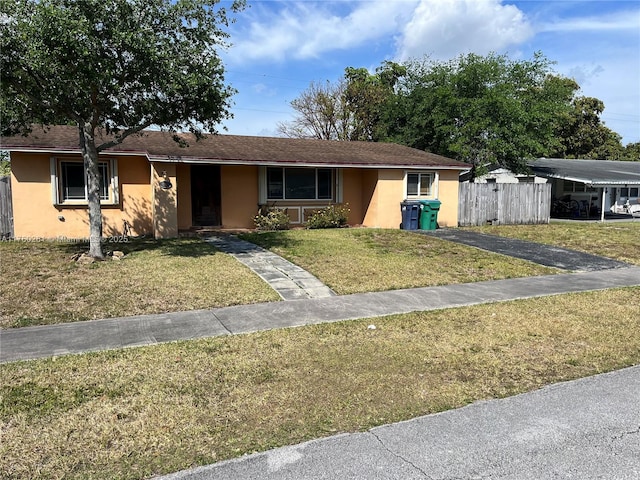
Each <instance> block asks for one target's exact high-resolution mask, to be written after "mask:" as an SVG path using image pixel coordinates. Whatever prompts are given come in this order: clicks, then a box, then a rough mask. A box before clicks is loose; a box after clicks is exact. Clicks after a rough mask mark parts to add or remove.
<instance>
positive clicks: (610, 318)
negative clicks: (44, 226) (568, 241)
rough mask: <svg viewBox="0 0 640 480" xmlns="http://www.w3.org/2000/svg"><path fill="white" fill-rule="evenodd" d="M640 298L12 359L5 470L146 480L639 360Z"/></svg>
mask: <svg viewBox="0 0 640 480" xmlns="http://www.w3.org/2000/svg"><path fill="white" fill-rule="evenodd" d="M639 295H640V288H626V289H616V290H609V291H604V292H590V293H581V294H571V295H562V296H554V297H545V298H538V299H530V300H520V301H513V302H505V303H497V304H490V305H481V306H474V307H466V308H459V309H450V310H442V311H436V312H424V313H414V314H408V315H395V316H389V317H384V318H376V319H368V320H360V321H349V322H340V323H335V324H325V325H315V326H308V327H300V328H295V329H284V330H273V331H268V332H260V333H255V334H250V335H241V336H232V337H225V338H215V339H207V340H198V341H190V342H178V343H172V344H166V345H160V346H153V347H145V348H136V349H127V350H120V351H111V352H101V353H93V354H87V355H79V356H66V357H60V358H54V359H48V360H38V361H30V362H18V363H13V364H6V365H1V366H0V375H1V376H2V379H3V381H2V384H1V385H0V395H1V398H2V403H1V409H0V421H1V424H0V425H1V426H0V432H1V435H2V439H1V440H2V441H0V477H1V478H16V479H27V478H28V479H45V478H46V479H51V478H54V479H55V478H69V479H76V478H77V479H84V478H93V479H112V478H119V479H139V478H148V477H150V476H152V475H154V474H162V473H169V472H173V471H178V470H182V469H185V468H188V467H192V466H195V465H202V464H207V463H210V462H216V461H220V460H223V459H228V458H232V457H238V456H241V455H243V454H246V453H251V452H255V451H261V450H266V449H270V448H273V447H277V446H281V445H287V444H295V443H298V442H301V441H304V440H307V439H311V438H317V437H322V436H327V435H330V434H333V433H336V432H344V431H357V430H366V429H368V428H370V427H372V426H375V425H380V424H385V423H389V422H396V421H400V420H404V419H408V418H412V417H415V416H418V415H423V414H428V413H432V412H438V411H442V410H446V409H450V408H454V407H459V406H462V405H465V404H468V403H469V402H473V401H475V400H479V399H488V398H499V397H504V396H509V395H514V394H517V393H521V392H525V391H530V390H532V389H536V388H538V387H541V386H543V385H546V384H549V383H553V382H558V381H562V380H569V379H574V378H578V377H582V376H586V375H592V374H596V373H600V372H605V371H609V370H613V369H617V368H620V367H625V366H628V365H633V364H637V363H639V362H640V317H639V316H638V314H637V313H638V298H639ZM372 323H373V324H375V325H376V327H377V328H376V329H375V330H372V329H368V328H367V326H368V325H369V324H372Z"/></svg>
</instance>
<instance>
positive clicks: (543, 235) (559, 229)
mask: <svg viewBox="0 0 640 480" xmlns="http://www.w3.org/2000/svg"><path fill="white" fill-rule="evenodd" d="M474 230H478V231H481V232H483V233H489V234H492V235H501V236H504V237H512V238H520V239H522V240H530V241H532V242H539V243H547V244H550V245H557V246H559V247H564V248H570V249H572V250H578V251H581V252H587V253H592V254H594V255H601V256H603V257H609V258H614V259H616V260H620V261H622V262H628V263H633V264H635V265H640V222H637V221H632V222H604V223H599V222H598V223H586V222H585V223H583V222H554V223H550V224H548V225H500V226H486V227H484V226H483V227H474Z"/></svg>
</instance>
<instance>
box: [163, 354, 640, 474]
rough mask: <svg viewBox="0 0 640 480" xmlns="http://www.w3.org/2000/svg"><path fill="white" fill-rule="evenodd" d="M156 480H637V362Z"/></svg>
mask: <svg viewBox="0 0 640 480" xmlns="http://www.w3.org/2000/svg"><path fill="white" fill-rule="evenodd" d="M160 478H161V479H162V480H214V479H215V480H241V479H242V480H249V479H261V480H325V479H326V480H329V479H331V480H334V479H341V480H371V479H379V480H386V479H388V480H391V479H403V480H411V479H416V480H419V479H420V480H423V479H429V480H454V479H469V480H471V479H478V480H479V479H501V480H502V479H512V480H540V479H576V480H595V479H610V480H638V479H640V366H636V367H631V368H627V369H623V370H620V371H616V372H612V373H606V374H602V375H597V376H593V377H588V378H584V379H580V380H575V381H571V382H566V383H560V384H555V385H552V386H549V387H545V388H542V389H540V390H536V391H533V392H530V393H526V394H522V395H517V396H514V397H509V398H504V399H499V400H490V401H482V402H477V403H473V404H471V405H468V406H466V407H463V408H459V409H456V410H449V411H446V412H443V413H438V414H434V415H428V416H425V417H420V418H417V419H414V420H410V421H406V422H401V423H396V424H392V425H386V426H381V427H377V428H374V429H371V430H369V431H367V432H364V433H346V434H341V435H336V436H333V437H329V438H324V439H319V440H313V441H310V442H306V443H302V444H299V445H293V446H288V447H283V448H278V449H275V450H270V451H268V452H264V453H258V454H254V455H248V456H245V457H241V458H238V459H234V460H229V461H225V462H220V463H216V464H213V465H209V466H206V467H201V468H197V469H193V470H187V471H183V472H179V473H175V474H171V475H167V476H163V477H159V479H160Z"/></svg>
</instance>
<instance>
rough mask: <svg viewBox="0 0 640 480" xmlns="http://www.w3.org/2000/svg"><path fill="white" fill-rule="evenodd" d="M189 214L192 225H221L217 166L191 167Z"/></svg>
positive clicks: (218, 168) (218, 170)
mask: <svg viewBox="0 0 640 480" xmlns="http://www.w3.org/2000/svg"><path fill="white" fill-rule="evenodd" d="M191 212H192V216H193V225H197V226H207V227H218V226H220V225H222V218H221V215H220V166H219V165H191Z"/></svg>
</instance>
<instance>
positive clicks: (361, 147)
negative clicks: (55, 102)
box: [2, 125, 470, 170]
mask: <svg viewBox="0 0 640 480" xmlns="http://www.w3.org/2000/svg"><path fill="white" fill-rule="evenodd" d="M178 135H179V136H180V138H181V139H183V140H184V141H186V142H187V143H188V147H180V146H179V145H178V143H177V142H175V141H174V140H173V134H172V133H170V132H160V131H155V130H145V131H144V132H143V133H142V134H139V135H131V136H129V137H127V138H126V139H125V140H124V142H122V143H121V144H120V145H117V146H115V147H112V148H109V149H107V150H105V151H103V152H101V153H102V154H104V153H111V154H131V155H145V156H146V157H148V158H149V160H151V161H155V162H179V163H213V164H233V165H238V164H250V165H282V166H316V167H321V166H330V167H363V168H378V167H385V168H439V169H452V170H465V169H468V168H469V167H470V165H468V164H466V163H464V162H460V161H457V160H453V159H450V158H447V157H443V156H441V155H435V154H433V153H429V152H424V151H422V150H417V149H415V148H410V147H405V146H403V145H397V144H394V143H378V142H339V141H331V140H310V139H294V138H276V137H250V136H239V135H207V136H206V137H205V138H203V139H201V140H200V141H196V139H195V136H194V135H192V134H190V133H180V134H178ZM105 140H108V138H106V137H100V138H99V143H101V141H105ZM2 148H3V149H5V150H10V151H39V152H51V153H79V152H80V147H79V138H78V129H77V127H74V126H62V125H60V126H53V127H49V128H48V129H47V130H46V131H43V130H42V129H41V128H38V127H36V128H34V130H33V132H32V133H31V134H30V135H29V136H27V137H24V136H14V137H3V138H2Z"/></svg>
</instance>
